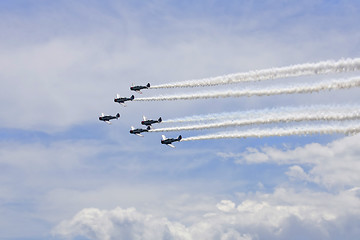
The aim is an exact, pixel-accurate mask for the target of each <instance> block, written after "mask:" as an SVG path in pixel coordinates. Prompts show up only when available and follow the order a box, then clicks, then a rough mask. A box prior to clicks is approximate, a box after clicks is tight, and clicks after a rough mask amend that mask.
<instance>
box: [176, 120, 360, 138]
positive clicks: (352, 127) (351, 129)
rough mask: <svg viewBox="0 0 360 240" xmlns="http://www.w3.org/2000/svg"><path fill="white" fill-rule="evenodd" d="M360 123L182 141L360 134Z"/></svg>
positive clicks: (244, 132) (213, 136)
mask: <svg viewBox="0 0 360 240" xmlns="http://www.w3.org/2000/svg"><path fill="white" fill-rule="evenodd" d="M359 132H360V123H350V124H347V125H338V124H336V125H313V126H310V125H305V126H300V127H292V128H272V129H253V130H247V131H243V132H223V133H216V134H209V135H202V136H195V137H188V138H183V139H182V140H181V141H196V140H207V139H222V138H247V137H258V138H261V137H271V136H290V135H308V134H333V133H342V134H350V133H359Z"/></svg>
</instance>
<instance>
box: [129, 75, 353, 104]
mask: <svg viewBox="0 0 360 240" xmlns="http://www.w3.org/2000/svg"><path fill="white" fill-rule="evenodd" d="M358 86H360V77H356V78H349V79H337V80H330V81H329V80H328V81H322V82H318V83H314V84H301V85H300V84H299V85H293V86H289V87H276V88H275V87H273V88H267V89H250V88H248V89H243V90H227V91H217V92H201V93H192V94H183V95H167V96H166V95H165V96H157V97H148V98H135V99H134V101H166V100H195V99H206V98H227V97H244V96H247V97H250V96H270V95H278V94H293V93H312V92H318V91H322V90H332V89H343V88H352V87H358Z"/></svg>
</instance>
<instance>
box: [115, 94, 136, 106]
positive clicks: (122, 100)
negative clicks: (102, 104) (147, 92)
mask: <svg viewBox="0 0 360 240" xmlns="http://www.w3.org/2000/svg"><path fill="white" fill-rule="evenodd" d="M134 98H135V97H134V95H131V97H129V98H127V97H120V95H119V94H117V95H116V98H114V102H117V103H120V104H121V105H123V106H124V107H126V104H125V102H126V101H132V100H134Z"/></svg>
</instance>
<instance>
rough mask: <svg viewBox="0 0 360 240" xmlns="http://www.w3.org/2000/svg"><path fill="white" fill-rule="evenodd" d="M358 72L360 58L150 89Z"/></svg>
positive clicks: (158, 86) (280, 68)
mask: <svg viewBox="0 0 360 240" xmlns="http://www.w3.org/2000/svg"><path fill="white" fill-rule="evenodd" d="M356 70H360V58H354V59H340V60H338V61H332V60H329V61H322V62H317V63H305V64H298V65H292V66H287V67H279V68H270V69H263V70H255V71H249V72H244V73H235V74H229V75H224V76H219V77H214V78H205V79H197V80H189V81H183V82H174V83H167V84H161V85H156V86H152V87H151V88H180V87H204V86H214V85H224V84H232V83H239V82H250V81H263V80H268V79H279V78H287V77H297V76H306V75H316V74H326V73H338V72H349V71H356Z"/></svg>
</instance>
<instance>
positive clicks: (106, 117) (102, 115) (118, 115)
mask: <svg viewBox="0 0 360 240" xmlns="http://www.w3.org/2000/svg"><path fill="white" fill-rule="evenodd" d="M119 117H120V113H118V114H116V115H115V116H111V115H106V116H105V115H104V114H103V113H102V114H101V116H100V117H99V120H100V121H104V122H106V123H107V124H111V122H110V120H112V119H118V118H119Z"/></svg>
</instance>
